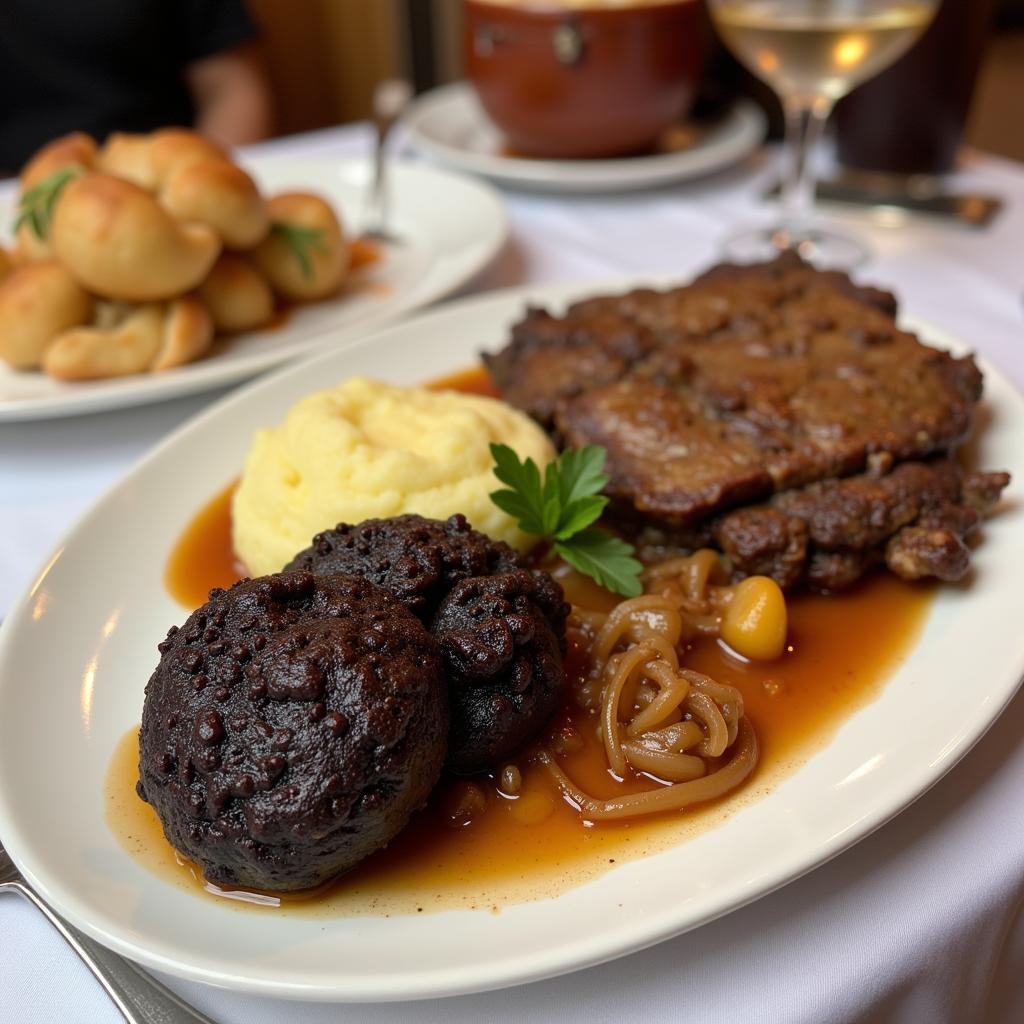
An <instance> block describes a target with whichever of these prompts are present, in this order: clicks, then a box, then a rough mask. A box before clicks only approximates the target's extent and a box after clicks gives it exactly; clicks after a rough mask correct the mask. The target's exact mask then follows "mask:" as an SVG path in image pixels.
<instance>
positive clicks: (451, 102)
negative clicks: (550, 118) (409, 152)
mask: <svg viewBox="0 0 1024 1024" xmlns="http://www.w3.org/2000/svg"><path fill="white" fill-rule="evenodd" d="M404 123H405V128H406V130H407V131H408V133H409V140H410V141H411V142H412V144H413V145H414V146H415V147H416V149H418V150H419V151H420V152H421V153H424V154H425V155H426V156H429V157H431V158H432V159H434V160H436V161H438V162H439V163H442V164H444V165H445V166H447V167H452V168H455V169H456V170H460V171H471V172H473V173H474V174H479V175H482V176H483V177H485V178H490V179H491V180H492V181H494V182H497V183H498V184H500V185H506V186H510V187H512V188H522V189H531V190H534V191H538V192H558V193H568V194H570V195H580V194H582V193H601V192H632V191H636V190H638V189H645V188H657V187H658V186H661V185H670V184H672V183H673V182H678V181H687V180H689V179H690V178H698V177H700V176H701V175H704V174H710V173H712V172H713V171H719V170H722V169H723V168H725V167H729V166H731V165H732V164H735V163H738V162H739V161H740V160H742V159H743V158H744V157H746V156H749V155H750V153H752V152H753V151H754V150H755V149H756V148H757V147H758V146H759V145H761V143H762V142H763V141H764V137H765V134H766V132H767V130H768V121H767V119H766V118H765V116H764V113H763V112H762V111H761V108H760V107H758V106H757V105H756V104H754V103H751V102H750V101H749V100H741V101H739V102H737V103H736V104H735V105H734V106H733V107H732V108H731V109H730V111H729V112H728V113H727V114H726V115H725V117H724V118H722V120H721V121H720V122H718V123H717V124H715V125H713V126H711V127H708V128H706V129H702V132H703V134H701V135H700V137H699V139H698V140H697V141H696V142H695V143H694V144H693V145H692V146H690V147H688V148H686V149H680V150H678V151H675V152H667V153H655V154H651V155H650V156H633V157H627V158H616V159H603V160H538V159H531V158H526V157H518V156H509V155H508V154H507V153H506V152H505V140H504V138H503V136H502V134H501V132H500V130H499V129H498V128H497V127H496V126H495V124H494V123H493V122H492V121H491V120H490V118H488V116H487V114H486V113H485V112H484V109H483V107H481V106H480V103H479V102H478V101H477V98H476V94H475V93H474V92H473V89H472V86H470V85H469V84H468V83H466V82H456V83H454V84H453V85H444V86H441V87H440V88H438V89H432V90H431V91H430V92H428V93H424V94H423V95H422V96H420V97H419V98H418V99H417V100H416V101H415V103H414V104H413V105H412V107H410V109H409V112H408V113H407V115H406V117H405V122H404Z"/></svg>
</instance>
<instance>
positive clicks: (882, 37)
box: [710, 0, 939, 267]
mask: <svg viewBox="0 0 1024 1024" xmlns="http://www.w3.org/2000/svg"><path fill="white" fill-rule="evenodd" d="M938 2H939V0H710V9H711V14H712V18H713V20H714V22H715V26H716V28H717V29H718V32H719V34H720V35H721V37H722V39H723V40H724V42H725V44H726V45H727V46H728V47H729V49H730V50H732V52H733V53H734V54H735V55H736V57H737V58H738V59H739V60H740V61H742V63H743V64H745V65H746V66H747V67H748V68H749V69H750V70H751V71H752V72H753V73H754V74H755V75H757V76H758V78H760V79H762V80H763V81H764V82H765V83H767V84H768V85H769V86H771V87H772V89H774V90H775V92H776V93H777V94H778V96H779V98H780V99H781V100H782V106H783V109H784V110H785V113H786V150H787V154H788V159H789V161H790V166H789V170H788V173H787V175H786V177H785V179H784V181H783V211H784V214H783V221H782V223H781V224H779V225H777V226H776V227H774V228H771V229H768V230H766V231H753V232H745V233H744V234H741V235H737V236H736V237H734V238H733V239H731V240H730V241H729V242H728V243H727V246H726V248H727V252H728V254H729V255H730V256H732V257H734V258H739V259H764V258H769V257H770V256H771V255H772V254H773V253H777V252H778V251H779V250H781V249H787V248H793V249H796V250H797V251H798V252H799V253H800V254H801V255H802V256H804V257H805V258H807V259H811V260H813V261H814V262H816V263H820V264H822V265H828V266H832V267H850V266H854V265H856V264H857V263H859V262H861V261H862V260H863V259H864V257H865V256H866V255H867V253H866V250H865V249H864V247H863V246H862V245H861V244H860V243H859V242H857V241H855V240H853V239H850V238H845V237H844V236H842V235H836V234H833V233H830V232H824V231H820V230H815V228H814V225H813V218H812V214H813V205H814V176H813V174H812V172H811V151H812V149H813V147H814V145H815V143H816V142H817V141H818V139H819V138H820V137H821V131H822V128H823V126H824V124H825V121H826V120H827V119H828V116H829V114H830V113H831V111H832V108H833V106H834V105H835V102H836V100H838V99H840V98H842V97H843V96H845V95H846V94H847V93H848V92H849V91H850V90H851V89H853V88H854V87H855V86H857V85H859V84H860V83H861V82H863V81H865V80H866V79H868V78H871V77H872V76H873V75H877V74H878V73H879V72H880V71H883V70H884V69H885V68H887V67H888V66H889V65H890V64H892V63H893V62H894V61H895V60H897V59H898V58H899V57H901V56H902V55H903V54H904V53H905V52H906V51H907V50H908V49H910V47H911V46H912V45H913V43H914V42H915V41H916V40H917V38H918V37H919V36H920V35H921V33H922V32H923V31H924V30H925V28H926V27H927V26H928V24H929V22H930V21H931V19H932V18H933V17H934V15H935V11H936V8H937V7H938Z"/></svg>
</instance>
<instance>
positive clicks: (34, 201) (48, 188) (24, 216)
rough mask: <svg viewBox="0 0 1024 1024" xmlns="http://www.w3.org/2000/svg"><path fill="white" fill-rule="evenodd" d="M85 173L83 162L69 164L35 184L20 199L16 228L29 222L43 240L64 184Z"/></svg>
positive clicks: (37, 235)
mask: <svg viewBox="0 0 1024 1024" xmlns="http://www.w3.org/2000/svg"><path fill="white" fill-rule="evenodd" d="M80 174H85V168H84V167H83V166H82V165H81V164H68V166H67V167H62V168H61V169H60V170H59V171H54V172H53V174H48V175H47V176H46V177H45V178H43V180H42V181H40V182H39V183H38V184H37V185H33V186H32V188H30V189H29V190H28V191H27V192H26V193H25V194H24V195H23V196H22V197H21V198H20V199H19V200H18V216H17V218H16V219H15V221H14V230H15V231H17V230H18V229H19V228H20V227H21V226H22V224H28V226H29V227H30V228H31V229H32V232H33V234H35V236H36V238H38V239H39V240H40V241H41V242H42V241H45V240H46V236H47V235H48V234H49V233H50V221H51V220H53V209H54V207H55V206H56V205H57V200H58V199H59V198H60V194H61V192H63V191H64V186H65V185H67V183H68V182H69V181H71V180H72V179H73V178H77V177H78V176H79V175H80Z"/></svg>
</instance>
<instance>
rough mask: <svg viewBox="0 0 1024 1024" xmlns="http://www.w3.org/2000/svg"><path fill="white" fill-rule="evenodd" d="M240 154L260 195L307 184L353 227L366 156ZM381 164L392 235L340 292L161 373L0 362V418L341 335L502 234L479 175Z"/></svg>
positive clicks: (258, 366)
mask: <svg viewBox="0 0 1024 1024" xmlns="http://www.w3.org/2000/svg"><path fill="white" fill-rule="evenodd" d="M243 164H244V166H245V167H246V169H247V170H248V171H249V172H250V173H251V174H252V175H253V176H254V177H255V178H256V180H257V182H258V183H259V185H260V187H261V188H262V189H263V190H264V192H265V193H266V194H268V195H270V194H273V193H275V192H283V191H293V190H294V191H313V192H318V193H319V194H321V195H323V196H324V197H325V198H327V199H328V200H330V202H331V203H332V204H334V206H335V208H336V209H337V210H338V211H339V212H340V214H341V218H342V222H343V224H344V225H345V226H346V228H347V229H348V230H350V231H358V230H359V226H360V222H361V218H362V217H363V214H364V209H365V203H366V196H367V190H368V188H369V181H370V174H371V170H372V169H371V166H370V164H369V163H368V162H367V161H366V160H364V159H356V158H352V157H344V158H340V159H330V158H327V157H294V156H286V155H280V156H265V157H258V158H252V159H249V160H245V161H243ZM389 174H390V179H389V184H390V197H391V218H392V225H393V230H394V232H395V233H396V234H397V235H399V236H400V237H401V238H402V239H403V244H402V245H401V246H395V247H388V248H387V250H386V252H385V257H384V258H383V259H382V260H381V261H380V262H379V263H378V264H374V265H372V266H370V267H368V268H366V269H365V271H360V272H357V275H356V280H355V281H354V282H353V287H352V288H351V290H350V292H349V293H348V294H343V295H342V296H340V297H339V298H337V299H331V300H329V301H326V302H320V303H312V304H309V305H305V306H301V307H296V308H295V309H293V310H292V311H291V312H290V313H289V315H288V317H287V319H286V320H285V322H284V323H283V324H282V325H281V326H279V327H276V328H274V329H271V330H265V331H253V332H248V333H245V334H238V335H235V336H234V337H232V338H227V339H222V340H220V341H218V343H217V347H216V349H215V351H214V352H213V353H212V354H211V355H209V356H207V357H205V358H203V359H200V360H198V361H196V362H194V363H189V364H188V365H186V366H182V367H178V368H176V369H173V370H168V371H166V372H164V373H151V374H138V375H135V376H132V377H120V378H112V379H109V380H98V381H87V382H81V383H64V382H61V381H57V380H53V379H51V378H50V377H47V376H46V374H44V373H41V372H30V373H19V372H16V371H14V370H11V369H10V368H9V367H8V366H7V365H6V363H4V362H3V361H0V423H2V422H3V421H4V420H35V419H49V418H52V417H57V416H70V415H74V414H76V413H85V412H99V411H101V410H105V409H117V408H123V407H125V406H132V405H141V404H145V403H148V402H153V401H158V400H160V399H165V398H176V397H179V396H181V395H188V394H193V393H195V392H198V391H205V390H208V389H210V388H215V387H220V386H223V385H225V384H231V383H233V382H235V381H239V380H244V379H245V378H246V377H252V376H254V375H255V374H257V373H261V372H263V371H264V370H267V369H269V368H270V367H272V366H276V365H278V364H279V363H282V362H285V361H286V360H289V359H294V358H295V357H297V356H300V355H305V354H306V353H307V352H309V351H311V350H312V349H314V348H316V347H317V346H319V345H329V346H333V347H338V346H341V345H344V344H346V342H347V341H348V340H351V339H352V338H353V337H354V336H355V334H356V332H359V333H362V332H363V331H365V329H366V328H367V327H368V326H370V325H373V324H378V323H381V322H383V321H384V320H387V319H390V318H393V317H395V316H397V315H398V314H400V313H405V312H408V311H409V310H412V309H418V308H419V307H420V306H425V305H427V304H428V303H431V302H433V301H435V300H436V299H439V298H441V297H443V296H445V295H448V294H450V293H451V292H453V291H456V290H457V289H458V288H460V287H461V286H462V285H463V284H465V283H466V282H467V281H469V280H470V279H471V278H472V277H473V276H474V275H475V274H477V273H478V272H479V271H480V270H482V269H483V268H484V267H485V266H486V265H487V264H488V263H489V262H490V261H491V259H493V257H494V256H495V255H496V254H497V252H498V250H499V249H500V248H501V247H502V245H503V244H504V242H505V238H506V237H507V234H508V225H507V220H506V216H505V210H504V207H503V205H502V202H501V199H500V197H499V196H498V194H497V193H496V192H495V191H494V190H493V189H491V188H490V187H489V186H487V185H486V184H484V183H481V182H478V181H475V180H473V179H472V178H468V177H465V176H462V175H458V174H452V173H451V172H448V171H444V170H439V169H434V168H430V167H425V166H423V165H422V164H414V163H395V164H393V165H392V166H391V168H390V170H389ZM13 204H14V198H13V195H12V196H9V197H8V201H7V202H6V203H4V204H2V205H0V224H2V225H4V227H5V228H6V227H7V226H9V225H10V224H11V222H12V221H13V219H14V214H13V210H14V205H13Z"/></svg>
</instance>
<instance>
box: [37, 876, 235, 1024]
mask: <svg viewBox="0 0 1024 1024" xmlns="http://www.w3.org/2000/svg"><path fill="white" fill-rule="evenodd" d="M17 888H18V889H19V891H20V892H21V894H22V895H23V896H26V897H27V898H28V899H30V900H31V901H32V902H33V903H34V904H35V905H36V906H37V907H38V908H39V909H40V910H41V911H42V912H43V913H44V914H45V915H46V916H47V917H48V918H49V920H50V923H51V924H52V925H53V926H54V927H55V928H56V929H57V931H59V932H60V933H61V935H63V936H64V938H65V939H67V941H68V944H69V945H70V946H71V948H72V949H73V950H74V951H75V952H76V953H77V954H78V955H79V956H80V957H81V958H82V961H83V962H84V963H85V965H86V967H88V968H89V970H90V971H92V973H93V974H94V975H95V976H96V978H97V980H98V981H99V982H100V984H101V985H102V986H103V988H104V989H105V990H106V992H107V994H108V995H109V996H110V998H111V999H112V1000H113V1001H114V1004H115V1005H116V1006H117V1008H118V1009H119V1010H120V1011H121V1015H122V1016H123V1017H124V1019H125V1020H126V1021H128V1024H216V1022H215V1021H213V1020H211V1018H209V1017H207V1016H206V1014H204V1013H200V1012H199V1011H198V1010H195V1009H193V1008H192V1007H191V1006H189V1005H188V1003H186V1002H185V1001H184V1000H183V999H181V998H180V997H179V996H177V995H175V994H174V993H173V992H172V991H171V990H170V989H169V988H167V987H166V986H164V985H162V984H160V982H159V981H157V980H156V979H155V978H153V977H151V976H150V975H149V974H147V973H146V972H145V971H143V970H142V968H140V967H136V966H135V964H133V963H131V961H129V960H126V959H125V958H124V957H122V956H120V955H119V954H117V953H114V952H113V951H112V950H109V949H107V948H105V947H104V946H101V945H100V944H99V943H98V942H95V941H93V940H92V939H90V938H89V937H88V936H87V935H83V934H82V933H81V932H80V931H79V930H78V929H77V928H74V927H72V926H71V925H70V924H68V923H67V921H65V920H64V919H63V918H60V917H58V916H57V915H56V914H55V913H54V912H53V911H52V910H51V909H50V908H49V907H48V906H47V905H46V904H45V903H44V902H43V901H42V900H41V899H40V898H39V897H38V896H37V895H36V894H35V893H34V892H33V891H32V890H31V889H30V888H29V887H28V886H27V885H18V887H17Z"/></svg>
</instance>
